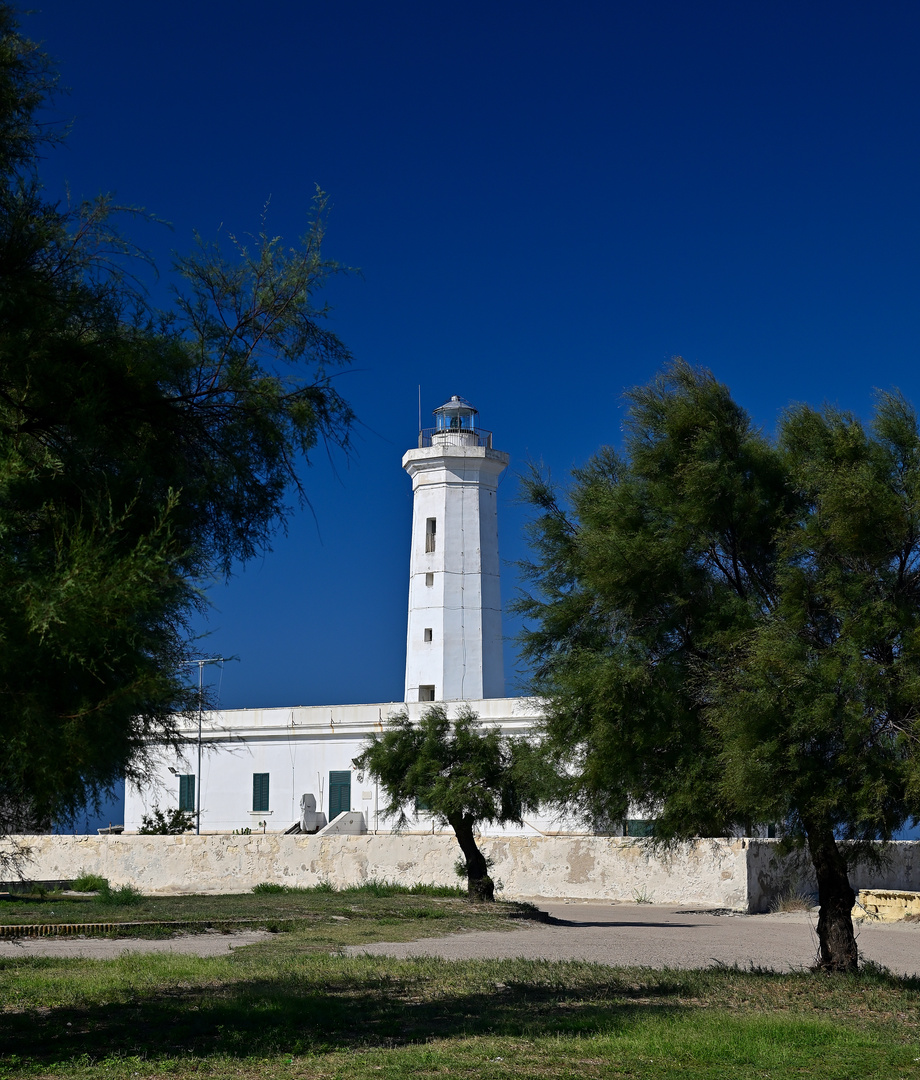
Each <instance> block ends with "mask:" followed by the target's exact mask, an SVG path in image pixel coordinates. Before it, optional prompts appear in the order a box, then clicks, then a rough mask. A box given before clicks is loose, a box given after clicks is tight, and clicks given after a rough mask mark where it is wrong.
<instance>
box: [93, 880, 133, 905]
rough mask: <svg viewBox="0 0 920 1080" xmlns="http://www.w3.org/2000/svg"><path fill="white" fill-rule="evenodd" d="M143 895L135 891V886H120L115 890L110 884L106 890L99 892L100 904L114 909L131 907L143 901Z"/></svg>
mask: <svg viewBox="0 0 920 1080" xmlns="http://www.w3.org/2000/svg"><path fill="white" fill-rule="evenodd" d="M143 898H144V897H143V893H141V892H140V891H139V890H138V889H135V888H134V886H133V885H120V886H118V888H115V889H113V888H112V887H111V885H109V883H108V882H106V883H105V888H104V889H100V890H99V902H100V903H101V904H107V905H111V906H112V907H130V906H131V905H133V904H137V903H139V902H140V901H141V900H143Z"/></svg>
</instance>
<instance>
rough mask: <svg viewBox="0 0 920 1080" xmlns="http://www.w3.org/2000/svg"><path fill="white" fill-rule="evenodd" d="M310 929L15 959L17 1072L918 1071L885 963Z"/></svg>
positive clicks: (878, 1074)
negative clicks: (424, 941)
mask: <svg viewBox="0 0 920 1080" xmlns="http://www.w3.org/2000/svg"><path fill="white" fill-rule="evenodd" d="M298 934H301V935H303V934H305V932H304V931H298V932H297V933H295V934H291V935H284V936H283V938H282V937H279V938H277V939H273V940H272V941H270V942H268V943H267V944H265V945H257V946H250V947H248V948H245V949H240V950H238V951H237V952H235V953H234V954H232V955H231V956H229V957H221V958H211V959H202V958H196V957H186V956H174V955H173V956H170V955H150V956H145V957H138V956H129V955H125V956H123V957H121V958H119V959H117V960H109V961H91V960H73V959H70V960H67V961H59V960H56V959H54V960H51V959H32V960H16V959H12V960H9V959H6V960H2V961H0V999H2V1000H4V1001H5V1002H6V1003H7V1004H6V1011H5V1015H4V1016H3V1023H2V1025H0V1076H3V1077H20V1076H22V1077H26V1076H46V1075H51V1076H54V1077H63V1078H73V1080H77V1078H80V1080H82V1078H84V1077H86V1078H88V1077H90V1076H91V1075H92V1076H98V1075H99V1070H100V1069H104V1071H105V1075H106V1076H111V1077H114V1078H118V1080H121V1078H123V1077H124V1078H129V1077H130V1078H133V1077H153V1076H162V1075H167V1074H168V1075H172V1076H176V1077H195V1078H200V1077H211V1076H213V1077H218V1076H220V1077H223V1076H229V1075H232V1076H239V1077H246V1078H248V1077H251V1078H252V1080H256V1078H261V1077H265V1076H271V1077H284V1078H287V1077H291V1078H294V1077H298V1078H299V1077H317V1078H319V1077H326V1078H332V1077H338V1078H340V1080H366V1078H371V1077H393V1078H395V1077H406V1076H409V1077H426V1078H427V1077H446V1076H466V1075H473V1074H475V1075H476V1076H477V1077H487V1078H496V1080H498V1078H504V1077H605V1078H608V1077H615V1078H619V1077H623V1078H626V1077H629V1078H637V1077H641V1078H643V1080H659V1078H664V1077H673V1076H675V1075H678V1074H679V1075H680V1076H681V1077H686V1078H691V1080H729V1078H731V1080H735V1078H742V1080H747V1078H751V1080H753V1078H754V1077H758V1078H760V1077H764V1076H767V1077H783V1078H785V1077H797V1078H815V1080H817V1078H822V1080H823V1078H834V1080H837V1078H840V1080H843V1078H853V1080H855V1078H856V1077H859V1078H860V1080H864V1078H882V1077H885V1078H886V1080H888V1078H897V1077H902V1076H903V1077H907V1076H917V1075H918V1060H920V1021H918V1012H917V1005H918V991H920V984H918V983H917V981H915V980H907V979H899V978H896V977H894V976H891V975H888V974H887V973H885V972H882V971H879V970H875V969H870V970H868V971H867V972H866V973H864V974H863V975H861V976H859V977H854V978H839V979H828V978H824V977H819V976H814V975H811V974H807V973H798V974H770V973H765V972H756V971H746V972H745V971H737V970H727V969H715V970H709V971H676V970H671V971H650V970H648V969H611V968H604V967H600V966H596V965H591V964H584V963H545V962H541V961H526V960H501V961H463V962H455V963H445V962H443V961H438V960H430V959H416V960H404V961H397V960H393V959H389V958H386V957H342V956H339V955H329V953H324V954H317V953H315V952H310V951H309V950H305V949H302V948H300V947H299V946H298V936H297V935H298ZM301 944H302V942H301ZM291 946H294V947H293V948H291Z"/></svg>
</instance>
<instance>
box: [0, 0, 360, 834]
mask: <svg viewBox="0 0 920 1080" xmlns="http://www.w3.org/2000/svg"><path fill="white" fill-rule="evenodd" d="M53 86H54V74H53V72H52V70H51V67H50V65H49V62H48V60H47V58H46V57H45V56H44V55H43V54H42V53H41V52H40V51H39V50H37V49H36V48H35V46H34V45H32V44H31V43H30V42H27V41H25V39H23V38H22V37H21V35H20V34H19V32H18V29H17V27H16V22H15V18H14V15H13V13H12V9H11V8H10V6H9V5H8V4H5V3H0V595H2V596H3V605H2V608H0V737H2V739H3V744H4V754H3V756H2V759H0V816H2V820H0V831H4V828H5V829H6V831H10V829H11V828H15V826H16V824H17V823H18V822H19V821H21V820H23V819H25V820H36V821H42V820H48V819H50V818H57V819H59V820H60V819H67V818H68V817H70V816H72V815H73V814H74V812H75V811H76V810H77V809H79V808H80V807H81V806H82V805H84V804H85V803H86V802H87V801H89V802H90V803H93V802H97V801H98V800H99V799H100V798H101V797H103V796H104V795H105V793H106V792H107V790H108V789H109V788H110V786H111V785H112V784H113V783H115V782H117V781H119V780H120V779H121V778H122V777H124V776H125V774H126V773H127V775H128V776H129V778H133V779H138V778H142V777H143V775H144V772H145V762H146V755H147V752H148V750H149V748H150V747H151V746H152V745H154V744H156V743H157V742H160V743H162V742H163V741H167V742H168V741H170V740H175V738H176V717H177V716H179V715H181V714H183V713H189V712H190V711H191V710H194V709H195V707H196V706H197V704H198V701H197V694H196V692H195V691H194V690H193V689H191V688H190V687H189V685H188V680H187V678H186V672H187V669H184V668H183V664H185V663H186V662H187V661H188V660H190V659H192V658H193V657H194V655H195V653H194V650H193V647H192V644H191V643H190V641H189V636H188V623H189V619H190V617H191V615H192V614H193V613H194V612H195V611H197V610H198V609H200V608H201V607H202V606H203V593H202V588H203V586H204V585H206V584H207V583H208V582H209V581H210V580H212V579H213V576H214V575H215V574H225V575H226V574H229V573H230V571H231V569H232V567H233V566H234V564H235V563H236V562H238V561H241V560H243V561H244V560H246V559H248V558H250V557H252V556H253V555H254V554H256V553H257V552H260V551H264V550H266V549H267V548H268V546H269V544H270V540H271V537H272V534H273V532H274V530H275V529H276V528H277V527H278V525H279V523H283V522H284V520H285V518H286V516H287V514H288V513H289V512H290V508H289V506H288V502H289V501H290V498H289V497H290V493H291V492H294V493H296V495H297V496H298V497H299V498H300V499H301V500H302V499H304V498H305V493H304V490H303V487H302V482H301V479H300V476H299V473H298V466H299V463H302V462H305V461H308V459H309V454H310V452H311V451H312V450H313V449H314V448H315V447H316V446H317V445H318V444H320V443H331V444H336V445H339V446H342V447H346V448H347V446H348V432H349V427H350V424H351V421H352V414H351V411H350V409H349V407H348V405H347V404H346V403H345V402H344V401H343V400H342V398H341V396H340V395H339V393H338V391H337V390H336V389H335V387H334V386H333V384H332V381H331V380H332V376H333V374H334V372H335V370H336V369H338V368H339V367H340V366H341V365H343V364H346V363H348V361H349V360H350V355H349V352H348V350H347V349H346V348H345V346H344V345H343V344H342V343H341V342H340V341H339V340H338V338H337V337H336V336H335V335H334V334H333V333H331V332H330V331H329V330H328V329H326V328H325V326H324V325H323V320H324V318H325V316H326V314H327V309H326V307H325V305H324V304H322V303H318V302H317V301H316V299H315V296H316V293H317V291H318V290H319V289H321V288H322V286H323V285H324V284H325V283H326V282H327V281H328V279H329V278H330V277H331V276H332V275H334V274H336V273H338V272H339V270H340V268H339V267H338V265H337V264H335V263H333V262H331V261H329V260H327V259H325V258H324V257H323V255H322V251H321V244H322V240H323V236H324V231H325V209H326V203H325V198H324V196H323V195H322V193H317V196H316V199H315V200H314V204H313V211H312V214H311V216H310V219H309V221H308V225H307V232H306V236H305V237H304V239H303V241H302V242H301V243H300V244H299V245H298V246H296V247H293V248H290V247H287V246H285V245H284V244H283V243H282V241H281V240H280V238H278V237H275V236H272V235H270V234H269V233H268V231H267V230H266V228H265V223H264V221H263V225H262V229H261V231H260V233H259V235H258V236H256V237H255V238H253V239H252V241H251V242H249V243H247V244H244V243H241V242H239V241H237V240H236V239H235V238H233V237H230V238H229V241H228V243H227V245H225V247H226V248H227V249H228V251H229V253H227V252H226V251H225V250H224V249H223V248H221V247H219V246H217V245H215V244H208V243H204V242H202V243H200V244H199V247H198V250H197V252H196V253H195V254H194V255H192V256H191V257H189V258H185V259H180V260H179V262H178V263H177V266H176V268H175V269H176V283H175V301H174V304H173V307H172V309H171V310H169V311H166V312H160V311H156V310H153V309H152V308H151V307H150V306H149V304H148V301H147V298H146V296H145V295H144V294H143V292H142V291H141V290H140V289H139V288H138V287H137V286H136V284H135V283H134V281H133V280H132V278H131V277H130V275H129V274H128V273H127V271H126V267H127V266H128V264H129V262H130V260H131V259H132V258H136V257H141V258H142V257H143V253H142V252H139V251H138V250H137V249H136V248H135V247H134V246H133V245H132V244H131V242H130V241H129V240H128V239H126V238H125V237H124V236H123V235H122V233H121V232H120V228H119V222H120V221H123V220H125V214H124V213H120V212H119V208H118V207H117V206H116V205H115V204H114V203H113V202H112V200H111V199H110V198H109V197H107V196H101V197H100V198H98V199H96V200H94V201H92V202H87V203H83V204H80V205H77V206H75V207H73V208H72V209H62V208H60V207H59V206H58V204H56V203H53V202H50V201H49V200H48V199H47V198H46V197H45V195H44V193H43V191H42V188H41V185H40V183H39V180H38V178H37V175H36V170H37V164H38V157H37V153H38V149H39V148H40V147H41V146H43V145H45V144H47V143H48V142H49V141H54V139H55V138H56V137H57V134H58V133H55V132H54V131H50V132H49V131H48V130H47V129H46V128H45V127H44V126H43V125H42V124H40V123H39V122H38V120H37V119H36V112H37V110H39V109H40V108H41V107H42V105H43V104H44V103H45V101H46V100H47V97H48V95H49V93H50V92H51V91H52V89H53Z"/></svg>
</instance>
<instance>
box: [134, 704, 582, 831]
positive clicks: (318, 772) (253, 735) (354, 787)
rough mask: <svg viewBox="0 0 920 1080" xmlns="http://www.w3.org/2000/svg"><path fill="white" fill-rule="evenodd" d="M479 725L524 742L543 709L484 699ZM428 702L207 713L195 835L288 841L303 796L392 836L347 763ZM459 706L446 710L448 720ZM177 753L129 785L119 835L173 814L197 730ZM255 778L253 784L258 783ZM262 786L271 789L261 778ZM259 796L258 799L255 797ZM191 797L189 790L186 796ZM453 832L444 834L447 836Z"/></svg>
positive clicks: (541, 826) (423, 823) (538, 823)
mask: <svg viewBox="0 0 920 1080" xmlns="http://www.w3.org/2000/svg"><path fill="white" fill-rule="evenodd" d="M466 704H468V705H469V706H470V707H471V708H472V709H473V710H474V712H476V713H477V714H478V715H479V717H480V720H481V721H482V723H483V724H485V725H489V726H497V727H500V728H501V729H502V731H504V732H506V733H508V734H509V735H525V734H527V733H528V732H529V731H530V730H531V729H532V727H533V725H534V722H535V721H536V720H537V719H538V718H539V716H540V709H539V703H538V702H536V701H534V700H533V699H530V698H488V699H484V700H481V701H469V702H466ZM425 707H426V706H425V704H424V703H418V702H416V703H409V704H404V703H403V702H387V703H383V704H376V705H311V706H300V707H297V708H283V709H228V710H226V711H223V712H215V713H207V714H205V719H204V725H203V733H202V735H203V745H204V750H203V753H202V762H201V766H202V767H201V778H200V783H201V790H200V792H199V791H198V790H197V784H198V778H197V777H196V779H195V786H196V790H195V792H194V798H193V800H192V801H193V802H194V801H196V800H197V797H198V796H199V794H200V798H201V832H202V833H211V832H232V831H233V830H234V829H237V830H242V829H247V828H249V829H252V831H253V832H254V833H255V832H262V831H263V826H262V825H260V822H264V823H265V825H264V831H265V832H266V833H276V832H284V831H285V830H287V829H288V828H290V827H291V826H292V825H293V824H295V823H296V822H297V821H298V820H299V817H300V801H301V797H302V796H303V795H313V796H314V797H315V798H316V808H317V810H318V811H320V812H322V813H324V814H325V815H326V818H327V819H329V818H331V817H333V816H334V813H333V811H335V812H339V811H340V810H351V811H355V812H359V813H362V814H363V815H364V820H365V822H366V823H367V828H368V830H369V831H370V832H375V831H382V832H389V831H390V827H391V822H390V821H388V820H386V819H385V818H384V817H383V815H382V813H381V806H382V797H381V794H380V791H379V790H378V788H377V786H376V785H375V784H373V783H371V782H370V781H368V780H366V778H361V777H359V774H358V773H357V772H356V771H355V769H354V766H353V765H352V759H353V758H355V757H357V756H358V754H359V753H360V752H361V749H362V746H363V743H364V741H365V739H366V738H367V737H368V736H369V735H371V734H373V733H374V732H380V731H382V730H383V725H384V723H385V722H386V720H387V718H388V717H390V716H392V715H393V714H395V713H397V712H401V711H402V710H404V709H407V710H408V711H409V715H410V716H413V717H418V716H420V715H421V713H422V711H423V710H424V709H425ZM459 708H460V704H459V703H458V704H456V705H451V706H448V711H449V712H451V713H453V712H455V711H456V710H457V709H459ZM185 737H186V739H187V740H188V741H187V749H186V750H185V752H184V753H183V754H180V755H175V754H172V753H167V752H164V753H163V754H162V755H161V757H160V760H159V762H158V763H157V767H156V770H155V775H154V777H153V780H152V782H151V783H150V784H149V785H147V786H145V787H144V789H143V790H140V791H139V790H137V789H136V788H133V787H132V786H131V785H128V789H127V792H126V798H125V830H126V832H135V831H136V830H137V829H138V828H139V827H140V825H141V819H142V817H143V815H144V814H149V813H150V812H151V811H152V810H153V808H154V807H155V806H159V807H160V808H161V809H167V808H173V807H175V806H177V805H178V802H179V796H180V792H181V791H182V789H183V786H184V784H185V785H187V781H183V780H182V778H183V777H188V776H194V775H195V771H196V765H197V760H198V745H197V726H195V725H190V726H189V727H188V728H187V729H186V732H185ZM343 773H347V774H348V781H347V783H348V796H349V797H348V800H347V804H348V805H347V806H341V805H340V804H337V805H335V806H333V805H330V795H331V780H332V777H333V774H338V776H339V782H340V783H341V777H342V774H343ZM256 777H259V780H258V781H257V780H256ZM265 777H267V782H266V781H265V780H264V778H265ZM257 789H258V790H257ZM266 789H267V805H268V808H267V809H256V808H254V806H253V800H254V797H255V796H256V795H261V794H263V793H264V792H265V790H266ZM186 790H187V788H186ZM411 831H415V832H428V833H430V832H434V831H441V830H440V827H439V826H435V825H433V823H432V821H431V818H430V817H429V816H428V815H427V814H424V813H422V814H419V815H418V817H417V819H416V820H415V822H414V823H412V825H411V826H410V832H411ZM446 831H447V832H449V831H450V830H449V829H448V830H446ZM484 831H485V832H487V833H488V834H489V835H494V836H499V835H505V836H511V835H524V836H538V835H543V834H558V833H560V832H561V833H565V834H566V835H568V834H570V833H571V832H572V830H571V828H565V827H563V826H562V825H560V823H559V822H557V821H556V820H555V819H554V818H551V817H545V816H539V815H535V816H533V817H531V818H529V819H528V821H527V824H526V826H525V827H524V828H523V829H519V828H515V827H510V828H507V829H503V828H495V829H484Z"/></svg>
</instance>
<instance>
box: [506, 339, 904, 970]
mask: <svg viewBox="0 0 920 1080" xmlns="http://www.w3.org/2000/svg"><path fill="white" fill-rule="evenodd" d="M627 402H628V406H629V412H628V416H627V421H626V425H625V430H626V440H625V452H624V453H623V454H618V453H617V452H615V451H613V450H611V449H609V448H604V449H602V450H601V451H599V453H598V454H597V455H596V456H595V457H594V458H593V459H592V461H590V462H589V463H588V465H587V466H585V467H584V468H582V469H579V470H576V472H575V473H574V476H573V483H572V486H571V489H570V491H569V492H568V493H567V495H566V497H565V499H562V498H561V497H560V496H559V495H557V493H556V491H555V489H554V488H553V487H552V485H551V484H549V483H548V482H546V481H545V480H544V479H543V478H542V477H540V476H539V475H536V474H535V475H533V476H532V477H531V478H530V480H529V481H528V483H527V485H526V492H527V495H528V497H529V499H530V500H531V502H532V503H533V504H534V505H535V507H536V508H537V517H536V518H535V520H534V521H533V523H532V525H531V540H532V545H533V550H534V552H535V556H534V559H533V561H532V562H531V563H530V564H529V565H528V566H527V571H528V573H529V575H530V579H531V582H532V583H533V586H534V590H533V593H532V595H530V596H528V597H525V598H524V599H523V600H522V601H521V602H520V603H519V605H518V608H519V610H520V611H521V612H523V614H524V615H525V616H526V618H527V620H528V625H527V630H526V632H525V634H524V646H525V650H526V653H527V655H528V657H529V659H530V661H531V663H532V665H533V671H534V684H535V689H536V690H537V691H538V692H540V693H542V694H543V695H544V696H545V698H546V700H547V706H548V712H547V720H546V732H545V734H546V749H547V752H548V753H550V754H552V755H553V756H554V757H555V759H556V760H557V762H558V763H559V771H560V774H561V775H564V776H565V777H566V778H567V780H568V792H567V797H568V800H569V802H570V805H574V806H575V807H576V808H577V809H579V810H580V811H581V813H582V815H583V816H584V817H585V818H587V819H589V820H592V821H594V822H595V823H598V822H600V823H602V824H604V823H606V824H612V823H616V822H619V821H622V820H623V819H624V818H626V817H627V816H628V814H629V810H630V807H636V806H638V807H642V808H643V809H644V811H645V813H646V814H648V815H652V816H654V817H655V819H656V821H655V832H656V836H657V838H658V839H659V840H663V841H668V840H678V839H686V838H690V837H693V836H698V835H702V836H718V835H726V834H730V833H732V832H734V831H736V830H747V829H749V828H750V826H751V824H752V823H753V822H760V823H766V822H776V823H778V824H779V826H780V828H781V830H782V831H783V832H784V835H785V839H786V842H787V843H788V844H791V845H793V846H800V847H805V848H807V850H808V853H809V855H810V857H811V861H812V863H813V865H814V867H815V872H816V875H817V879H818V889H819V898H820V900H821V916H820V918H819V924H818V935H819V939H820V941H821V963H822V965H823V966H825V967H828V968H831V969H842V970H850V969H851V968H852V967H853V966H855V964H856V944H855V939H854V937H853V932H852V922H851V919H850V909H851V907H852V904H853V891H852V889H851V888H850V885H849V881H848V868H849V867H850V866H851V865H852V864H853V863H854V862H855V861H856V860H858V859H863V858H875V857H877V855H878V852H877V849H876V842H877V841H878V840H879V839H881V840H888V839H890V838H891V837H892V835H893V834H894V832H895V831H896V830H898V829H899V828H901V827H902V826H903V825H904V824H905V823H906V822H907V821H909V820H911V819H915V818H916V817H917V815H918V814H920V761H918V754H917V748H918V744H920V743H918V741H920V715H918V709H917V703H918V701H920V509H918V508H920V502H918V494H920V432H918V420H917V414H916V411H915V410H914V409H913V408H912V407H911V406H910V405H909V404H908V403H907V402H906V401H905V400H904V399H903V398H902V397H901V396H900V395H898V394H896V393H895V394H880V395H879V396H878V399H877V403H876V409H875V414H874V417H873V420H872V423H871V425H870V426H868V427H867V426H865V425H864V424H863V423H861V422H860V421H859V420H858V419H857V418H856V417H854V416H852V415H850V414H847V413H842V412H840V411H838V410H835V409H833V408H825V409H823V410H814V409H811V408H809V407H807V406H795V407H792V408H790V409H789V410H788V411H787V412H786V413H785V414H784V416H783V417H782V419H781V422H780V425H779V432H778V436H777V438H776V439H775V440H768V439H766V438H765V437H764V436H763V435H762V434H761V433H760V432H758V431H756V430H755V429H754V428H753V426H752V424H751V422H750V419H749V418H748V416H747V414H746V413H745V412H744V411H743V410H742V409H741V408H740V407H739V406H738V405H737V404H736V403H735V402H734V401H733V400H732V398H731V396H730V394H729V392H728V390H727V388H726V387H724V386H722V385H721V384H719V383H718V382H717V381H716V380H715V379H714V377H713V376H712V375H711V374H710V373H709V372H706V371H700V370H695V369H693V368H691V367H690V366H689V365H687V364H686V363H684V362H683V361H681V360H677V361H675V362H674V363H672V365H671V366H670V367H669V368H668V369H667V370H666V371H665V372H664V373H663V374H662V375H660V376H659V377H658V378H657V379H656V380H655V381H654V382H653V383H651V384H650V385H649V386H645V387H640V388H638V389H636V390H633V391H631V392H630V393H629V394H628V395H627Z"/></svg>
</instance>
